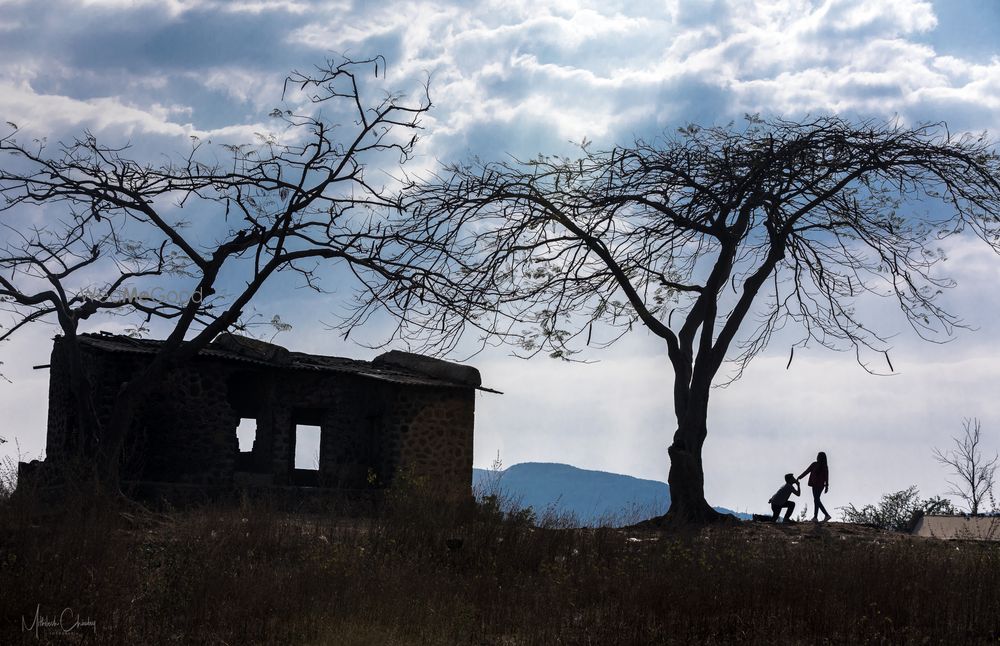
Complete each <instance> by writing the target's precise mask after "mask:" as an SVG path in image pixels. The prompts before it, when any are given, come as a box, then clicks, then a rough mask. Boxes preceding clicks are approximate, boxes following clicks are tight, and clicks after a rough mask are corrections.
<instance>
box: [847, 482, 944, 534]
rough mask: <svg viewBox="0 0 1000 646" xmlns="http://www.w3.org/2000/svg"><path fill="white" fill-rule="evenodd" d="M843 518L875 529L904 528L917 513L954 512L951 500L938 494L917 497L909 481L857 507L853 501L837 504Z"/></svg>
mask: <svg viewBox="0 0 1000 646" xmlns="http://www.w3.org/2000/svg"><path fill="white" fill-rule="evenodd" d="M840 512H841V514H842V517H843V519H844V521H845V522H848V523H856V524H859V525H869V526H871V527H877V528H879V529H888V530H892V531H896V532H905V531H908V530H909V528H910V524H911V522H912V521H913V517H914V516H915V515H917V514H954V513H955V507H954V505H952V504H951V501H950V500H948V499H946V498H942V497H940V496H933V497H931V498H928V499H926V500H920V492H919V491H917V486H916V485H912V486H910V487H908V488H906V489H903V490H901V491H897V492H895V493H887V494H885V495H884V496H882V499H881V500H880V501H879V503H878V504H877V505H865V506H864V507H862V508H860V509H858V508H857V507H855V506H854V505H853V504H849V505H847V506H846V507H840Z"/></svg>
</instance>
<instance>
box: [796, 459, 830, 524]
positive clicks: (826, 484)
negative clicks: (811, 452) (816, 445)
mask: <svg viewBox="0 0 1000 646" xmlns="http://www.w3.org/2000/svg"><path fill="white" fill-rule="evenodd" d="M807 473H808V474H809V486H810V487H812V490H813V503H814V506H813V522H816V521H818V520H819V518H818V516H819V512H820V511H821V510H822V512H823V515H824V516H826V518H824V519H823V522H826V521H828V520H830V512H828V511H827V510H826V507H824V506H823V503H822V502H820V499H819V497H820V495H821V494H823V493H824V492H829V491H830V468H829V467H828V466H827V464H826V453H823V452H822V451H820V452H819V453H818V454H816V461H815V462H813V463H812V464H810V465H809V468H808V469H806V470H805V471H803V472H802V475H800V476H799V480H801V479H802V478H804V477H806V474H807Z"/></svg>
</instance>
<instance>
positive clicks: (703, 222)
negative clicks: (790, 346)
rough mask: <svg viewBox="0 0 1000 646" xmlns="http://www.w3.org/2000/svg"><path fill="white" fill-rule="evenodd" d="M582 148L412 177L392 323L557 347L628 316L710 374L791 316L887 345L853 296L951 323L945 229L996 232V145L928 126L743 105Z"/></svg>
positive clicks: (829, 333)
mask: <svg viewBox="0 0 1000 646" xmlns="http://www.w3.org/2000/svg"><path fill="white" fill-rule="evenodd" d="M581 149H582V156H580V157H579V158H577V159H569V158H562V157H546V156H541V155H540V156H539V157H538V158H537V159H532V160H525V161H518V160H513V161H506V162H481V161H479V160H474V161H472V162H471V163H467V164H462V165H452V166H449V167H447V168H446V169H445V171H444V172H442V173H441V174H440V176H437V177H434V178H433V179H432V180H431V181H428V182H422V183H418V184H415V185H414V186H413V187H412V189H413V191H412V193H411V196H410V200H409V202H408V204H407V207H408V209H409V220H408V221H407V223H406V228H405V231H406V235H407V236H408V237H409V239H410V243H411V244H410V246H409V250H410V254H411V256H410V257H409V258H408V261H407V262H408V264H421V263H422V264H423V265H424V266H426V267H428V268H429V270H428V271H427V272H426V274H425V277H424V278H425V279H424V280H423V282H421V283H420V284H419V285H418V286H417V287H416V288H415V289H410V288H409V287H408V286H405V285H399V284H396V285H387V286H386V289H385V290H383V291H382V292H381V293H380V294H379V299H378V302H377V304H378V305H386V304H387V305H389V307H390V309H393V310H395V311H397V312H400V313H406V315H405V316H403V317H402V319H403V320H402V322H401V324H400V326H399V329H398V331H397V332H398V334H399V335H401V336H404V337H412V338H420V339H426V338H428V335H430V336H431V338H432V339H433V341H432V343H433V344H436V346H437V347H438V348H439V349H449V348H451V347H453V345H454V344H455V342H456V340H457V339H458V338H459V337H460V336H461V335H462V333H463V332H465V331H466V330H467V328H468V327H470V326H471V327H472V328H475V329H477V330H479V331H480V332H481V333H482V334H483V336H484V338H499V339H501V340H503V341H505V342H508V343H511V344H512V345H514V346H516V347H519V348H520V349H521V350H522V351H523V352H524V353H526V354H529V355H531V354H535V353H538V352H547V353H549V354H551V355H552V356H555V357H570V356H572V355H573V354H574V353H576V352H578V351H579V350H580V349H581V348H582V347H583V346H585V345H594V346H604V345H608V344H609V343H611V342H613V341H615V340H616V339H617V338H619V337H620V336H621V335H622V334H624V333H625V332H627V331H628V330H630V329H632V327H633V326H634V325H635V324H637V323H638V324H641V325H644V326H645V327H646V328H648V329H649V330H650V331H652V332H653V333H654V334H655V335H657V336H659V337H661V338H662V339H664V341H665V342H666V344H667V347H668V349H669V352H670V356H671V359H672V361H673V363H674V367H675V368H679V369H680V372H679V374H680V375H681V376H683V377H686V380H691V379H693V378H695V377H696V375H695V374H692V364H694V365H695V366H700V367H703V368H704V370H705V374H704V375H703V377H708V378H709V379H711V377H712V376H713V375H714V374H715V371H716V370H717V369H718V367H719V365H720V364H721V363H722V361H723V359H724V357H725V355H726V352H727V349H728V348H729V347H730V344H731V343H732V342H733V341H734V339H735V340H737V345H738V347H739V352H738V353H737V355H736V356H735V357H731V358H734V359H735V360H736V363H737V372H736V374H737V375H738V374H739V372H740V371H742V368H743V367H744V366H745V365H746V363H747V362H748V361H749V360H750V359H752V358H753V357H754V356H755V355H756V354H757V353H759V352H760V351H761V349H762V348H764V347H765V346H766V345H767V343H768V341H769V339H770V338H771V336H772V334H773V333H774V332H775V331H776V330H778V329H780V328H782V327H783V326H785V325H786V324H787V323H788V322H789V321H794V322H796V323H799V324H801V326H802V329H803V337H802V338H801V340H800V341H799V344H802V345H804V344H806V343H807V342H810V341H815V342H817V343H819V344H822V345H824V346H827V347H831V348H837V349H854V350H857V351H859V354H858V356H859V360H860V357H862V356H863V355H862V353H861V352H860V351H861V350H863V349H866V348H870V349H875V350H877V351H879V352H881V351H884V350H886V349H887V346H886V344H885V339H884V338H883V336H881V335H880V334H879V332H878V331H877V330H873V329H870V328H869V327H868V326H867V325H866V323H865V322H864V321H862V320H861V318H860V317H859V316H858V315H857V312H856V311H855V309H854V308H853V304H854V302H855V299H856V298H857V297H859V296H860V295H862V294H865V293H874V294H879V295H892V296H894V297H895V298H896V299H897V300H898V302H899V304H900V306H901V307H902V310H903V312H904V313H905V315H906V316H907V318H908V319H909V321H910V323H911V324H912V325H913V327H914V328H915V329H916V330H917V332H918V333H920V334H921V335H922V336H924V337H926V338H930V339H941V338H944V337H947V336H948V335H949V334H950V333H951V332H952V331H953V328H954V327H955V326H957V325H960V324H961V322H960V321H959V320H958V319H957V318H956V317H955V316H953V315H951V314H950V313H948V312H946V311H944V310H943V309H942V308H941V307H940V306H939V305H938V302H937V298H936V297H937V296H938V295H939V294H940V293H941V290H942V289H943V288H945V287H948V286H950V285H951V282H950V281H948V280H947V279H946V278H942V277H940V276H939V275H938V274H937V273H936V272H935V271H934V269H935V267H936V265H937V264H938V263H939V261H940V260H942V252H941V250H940V249H939V248H938V243H939V241H940V240H941V238H943V237H945V236H948V235H951V234H955V233H959V232H962V231H965V230H969V231H972V232H974V233H975V234H977V235H979V236H980V237H982V238H984V239H985V240H986V241H987V242H988V243H990V244H991V245H994V246H996V245H997V242H998V238H997V231H998V220H997V217H996V215H995V214H996V213H1000V185H998V179H997V178H998V176H1000V175H998V172H997V169H998V161H997V156H996V154H995V153H994V152H993V151H992V149H991V148H990V145H989V142H987V141H986V140H985V138H984V137H978V138H976V137H973V136H969V135H963V136H960V137H952V136H950V135H949V133H948V131H947V129H946V128H945V127H944V126H943V125H941V124H934V125H924V126H918V127H914V128H910V127H904V126H902V125H899V124H898V123H882V122H875V121H870V122H863V123H851V122H848V121H844V120H842V119H839V118H836V117H827V118H820V119H815V120H812V121H807V122H801V123H800V122H791V121H783V120H772V121H762V120H760V119H758V118H756V117H748V118H747V124H746V126H745V127H743V128H742V129H737V128H734V127H733V126H732V125H730V126H729V127H715V128H699V127H697V126H689V127H687V128H683V129H681V130H679V131H678V132H677V133H676V134H675V135H674V136H672V137H668V138H665V139H662V140H657V141H653V142H645V141H637V142H636V143H635V144H634V145H632V146H628V147H615V148H613V149H611V150H604V151H596V150H593V149H592V146H590V145H589V144H586V143H585V144H583V145H582V146H581ZM935 203H936V204H935ZM366 305H367V306H368V307H371V306H372V303H367V304H366ZM364 311H365V310H364V309H363V308H362V309H361V310H360V312H361V313H362V314H363V313H364ZM418 313H419V314H418ZM748 314H752V316H750V317H749V318H751V319H752V320H754V321H755V325H753V326H748V329H747V330H745V331H744V333H743V334H742V335H740V336H739V338H737V337H738V335H737V332H738V329H739V328H740V326H741V324H742V323H743V322H744V319H745V318H748V317H747V315H748ZM609 330H610V332H609Z"/></svg>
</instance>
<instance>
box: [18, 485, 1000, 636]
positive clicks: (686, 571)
mask: <svg viewBox="0 0 1000 646" xmlns="http://www.w3.org/2000/svg"><path fill="white" fill-rule="evenodd" d="M30 502H31V501H30V500H26V499H24V498H22V499H21V500H20V502H18V496H14V497H13V498H10V499H7V500H5V501H4V502H3V503H0V582H2V585H0V611H2V612H0V621H2V624H0V643H2V644H14V643H35V636H34V633H30V632H25V631H23V630H22V624H21V621H22V617H23V618H24V620H25V621H27V622H28V623H29V624H30V622H31V621H32V619H33V618H34V615H35V612H36V609H40V613H41V614H42V615H46V614H47V615H49V616H57V615H59V614H60V613H61V612H63V610H64V609H66V608H69V609H70V612H71V613H72V616H75V617H81V618H83V619H91V620H92V621H93V624H94V625H93V626H88V627H80V628H77V629H75V630H72V631H70V632H68V633H66V634H63V635H57V634H54V633H53V632H52V631H51V630H50V631H48V632H46V631H45V630H43V631H40V635H39V641H42V642H44V641H45V640H49V641H58V642H59V643H66V642H67V640H70V643H72V641H84V642H87V643H99V644H140V643H141V644H171V643H177V644H346V645H348V646H350V645H352V644H359V645H360V644H365V645H368V644H496V645H500V644H504V645H515V644H657V643H676V644H687V643H704V644H728V643H768V644H773V643H824V642H826V643H899V642H905V643H910V642H912V643H946V644H956V643H996V641H997V640H998V639H1000V586H998V585H997V581H1000V548H998V546H996V545H990V544H976V543H971V542H965V543H946V542H940V541H925V540H911V539H895V540H886V537H887V536H889V535H888V534H878V533H873V532H868V533H858V534H857V535H856V536H854V537H847V536H842V535H838V534H837V532H836V531H835V530H833V529H830V528H829V527H821V528H816V529H812V528H799V529H795V530H789V531H795V532H800V534H790V535H785V534H782V532H783V531H784V529H783V528H780V527H779V528H774V527H769V528H767V532H763V533H762V532H760V531H756V530H755V531H749V530H748V526H747V525H743V526H736V527H719V528H710V529H708V530H705V531H691V532H687V533H669V534H660V533H652V532H645V533H638V532H635V531H628V530H617V529H611V528H594V529H564V528H560V527H559V526H558V523H555V524H556V525H557V526H555V527H552V526H549V527H546V526H541V525H539V521H538V518H532V517H530V516H528V515H526V514H518V513H517V511H516V507H509V508H504V505H503V504H502V503H503V501H501V500H495V501H493V502H489V501H487V502H486V503H485V504H472V503H465V504H443V503H441V502H439V501H437V500H435V499H434V498H433V497H431V496H429V495H427V492H425V491H423V489H422V487H421V486H420V484H419V483H414V482H410V483H408V484H407V485H406V486H404V487H401V488H399V489H394V490H390V491H389V492H388V494H387V497H386V501H385V504H384V506H383V508H382V510H381V512H380V513H379V514H378V515H377V516H376V517H372V518H368V519H346V518H342V517H338V516H337V515H336V514H334V513H322V514H320V513H290V512H287V511H285V510H284V509H283V508H281V507H279V506H276V505H272V504H269V502H268V501H267V500H255V501H252V502H251V501H244V502H243V503H241V504H234V505H228V506H221V505H212V506H203V507H200V508H195V509H187V510H181V511H170V512H167V513H153V512H141V511H140V512H137V511H136V510H135V509H133V508H123V507H122V506H121V505H120V504H119V503H115V502H106V503H101V502H99V501H95V500H93V499H85V498H83V497H81V498H79V499H76V500H65V501H63V502H62V503H60V504H59V505H58V506H52V505H51V504H50V505H44V506H43V505H41V503H38V504H37V506H36V508H35V509H33V510H32V511H33V513H25V512H24V506H23V505H29V507H30ZM18 505H22V506H21V507H18Z"/></svg>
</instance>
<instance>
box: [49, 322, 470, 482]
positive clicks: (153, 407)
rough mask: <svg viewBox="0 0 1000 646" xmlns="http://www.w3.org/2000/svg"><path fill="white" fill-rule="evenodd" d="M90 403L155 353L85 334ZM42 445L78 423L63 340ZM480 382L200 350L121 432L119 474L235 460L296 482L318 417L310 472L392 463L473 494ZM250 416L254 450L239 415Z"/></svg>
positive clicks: (380, 469) (105, 402)
mask: <svg viewBox="0 0 1000 646" xmlns="http://www.w3.org/2000/svg"><path fill="white" fill-rule="evenodd" d="M81 348H82V350H83V352H84V358H83V359H84V365H85V367H86V370H87V372H88V373H89V376H90V380H91V385H92V388H93V395H94V402H95V407H96V411H97V415H98V417H99V419H100V420H102V422H103V423H107V421H108V420H109V419H110V417H111V413H112V410H113V407H114V404H115V399H116V397H117V393H118V392H119V389H120V387H121V385H122V383H123V382H125V381H126V380H128V379H130V378H131V376H132V375H133V374H135V373H136V372H137V371H138V370H140V369H141V368H142V367H143V366H144V365H146V363H147V362H148V361H150V360H151V355H149V354H141V353H134V352H112V351H107V350H103V349H97V348H94V347H93V346H89V347H88V346H86V345H83V346H81ZM51 365H52V369H51V374H50V384H49V402H50V405H49V420H48V426H49V428H48V449H47V451H48V454H49V455H50V456H53V455H56V454H58V453H59V452H60V451H63V450H64V448H62V447H65V446H67V438H68V437H69V436H70V435H71V434H72V432H73V428H72V427H73V423H72V420H73V419H74V411H73V410H72V406H71V402H72V400H71V398H70V394H69V384H68V367H67V365H66V357H65V352H64V349H63V346H62V344H61V343H60V342H59V341H57V342H56V344H55V346H54V348H53V354H52V360H51ZM474 407H475V391H474V390H473V389H472V388H471V387H465V388H450V387H444V386H440V387H438V386H428V385H418V384H404V383H389V382H385V381H378V380H375V379H370V378H366V377H364V376H362V375H355V374H351V373H339V372H332V371H320V370H310V369H301V368H295V367H291V366H289V367H284V366H264V365H259V364H255V363H250V362H247V361H240V360H231V359H223V358H217V357H204V356H202V357H197V358H195V359H194V360H192V362H190V363H188V364H186V365H184V366H182V367H180V368H177V369H175V370H173V371H171V372H170V373H169V374H167V375H166V376H165V377H164V379H163V380H162V381H161V383H160V384H159V385H158V387H157V388H156V389H155V391H154V392H153V393H151V394H150V395H149V396H148V397H147V399H146V401H144V402H142V404H141V405H140V408H139V411H138V414H137V416H136V422H135V426H134V427H133V430H132V432H131V433H130V434H129V437H128V439H127V442H126V449H125V462H124V465H123V476H124V477H126V478H129V479H134V480H151V481H163V482H179V483H187V484H203V485H232V484H233V482H234V473H236V471H237V469H239V470H240V471H241V473H242V472H243V471H246V470H249V471H252V472H254V477H255V478H256V480H254V482H256V483H258V484H275V485H286V484H293V479H294V478H293V476H294V475H295V472H294V469H293V467H294V450H295V447H294V443H295V426H296V424H309V425H318V426H319V427H320V428H321V436H320V437H321V439H320V463H319V471H318V473H317V474H316V475H317V484H319V485H321V486H328V487H338V488H346V489H364V488H370V487H372V486H375V487H381V486H387V485H390V484H392V483H393V481H394V480H395V479H396V478H398V477H399V474H401V473H405V474H406V476H407V477H409V478H412V479H414V480H419V481H421V482H423V483H425V484H426V485H428V486H430V487H432V488H433V489H435V490H440V491H442V492H449V493H455V494H458V495H468V494H469V492H470V491H471V484H472V441H473V424H474ZM242 417H246V418H253V419H256V421H257V433H256V438H255V442H254V447H253V451H252V454H251V455H250V456H245V455H244V456H241V455H240V453H239V445H238V440H237V437H236V427H237V425H238V424H239V421H240V419H241V418H242Z"/></svg>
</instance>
